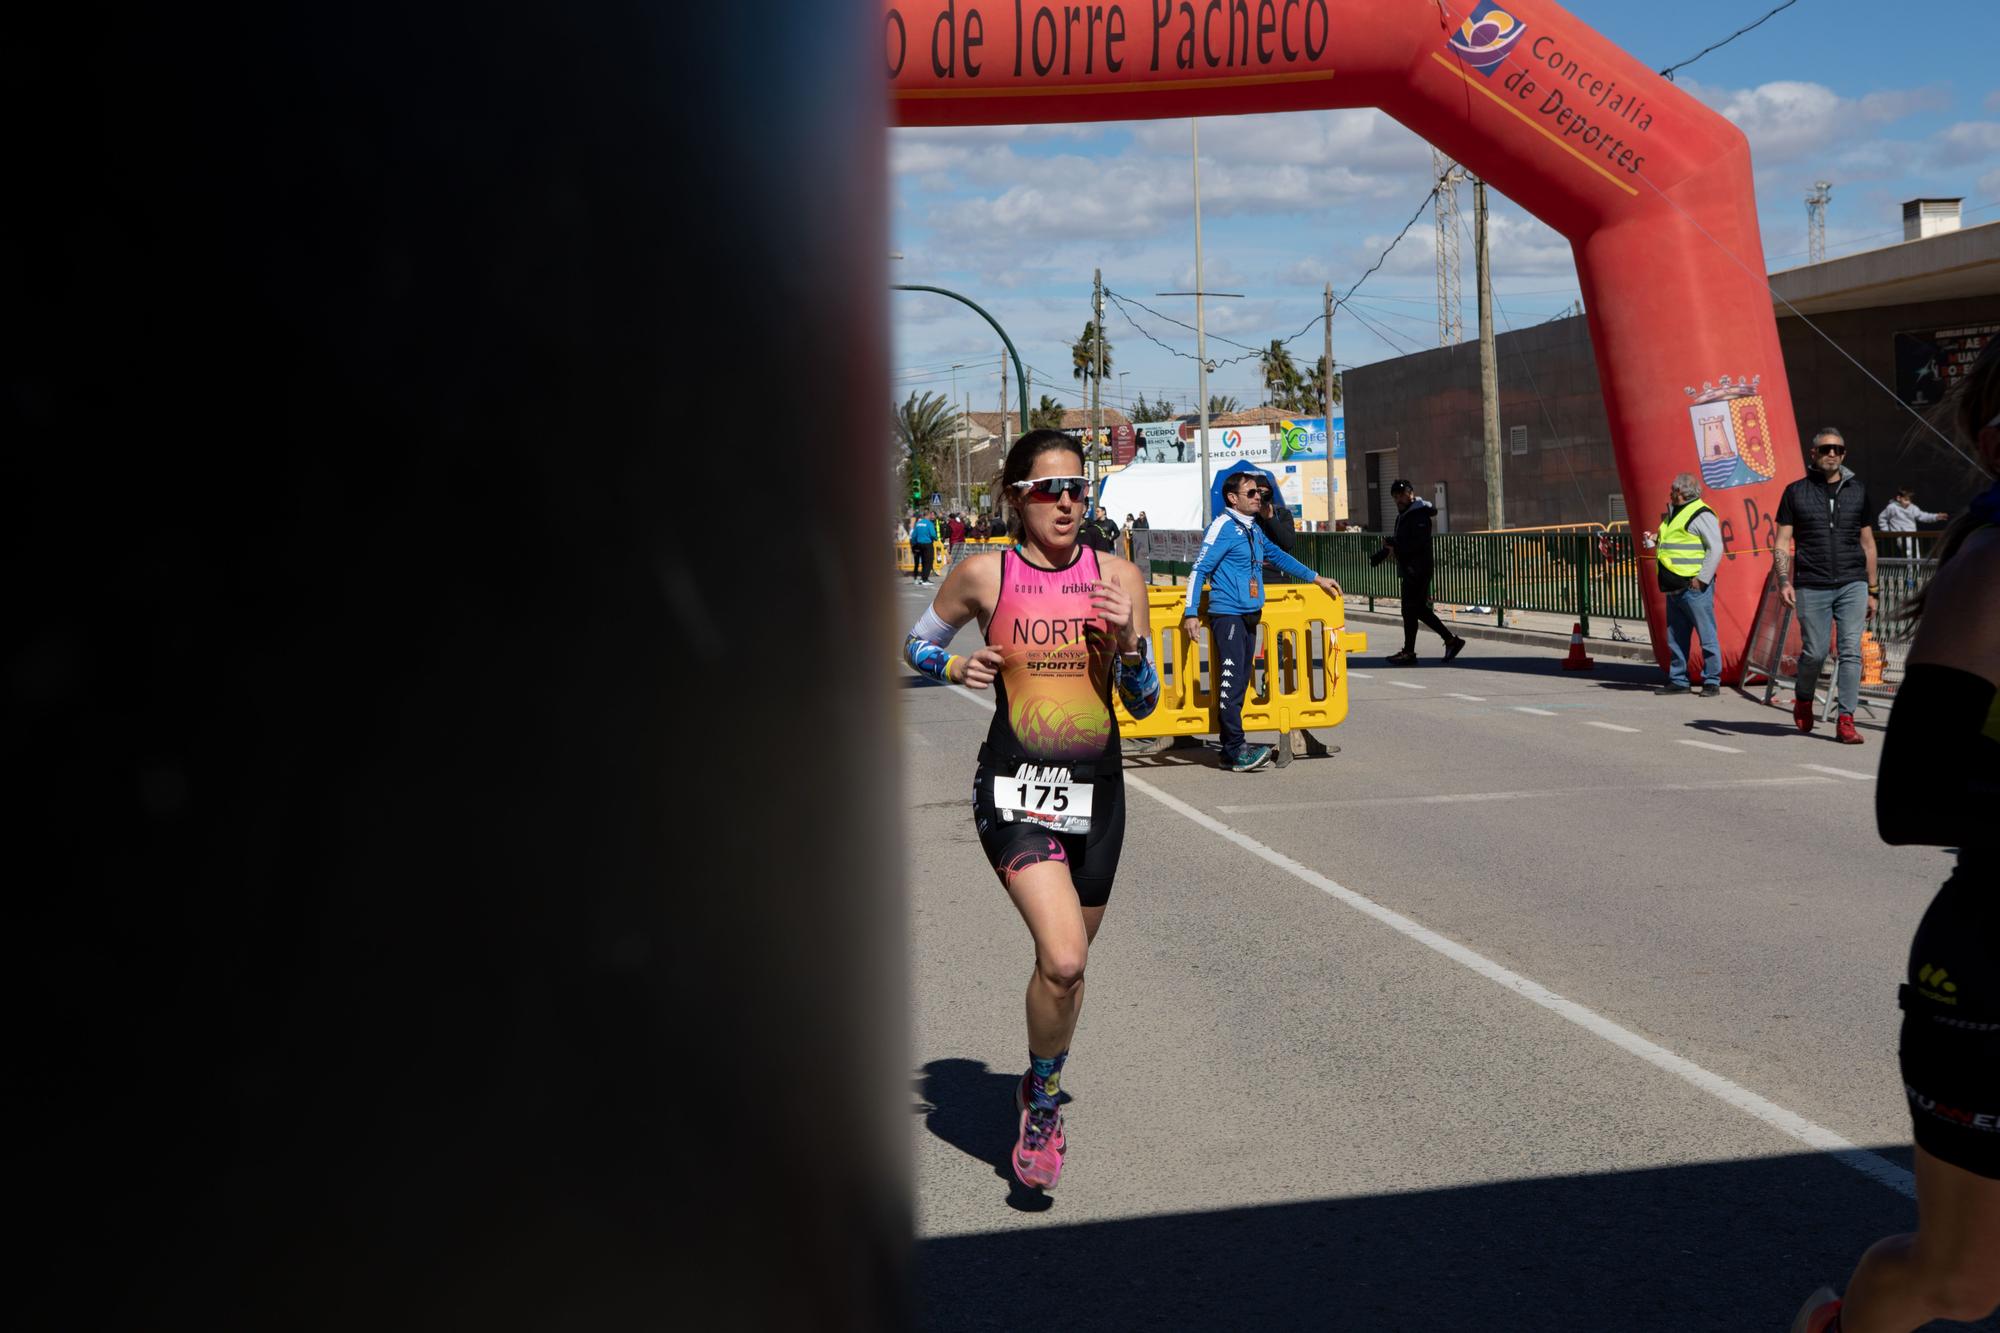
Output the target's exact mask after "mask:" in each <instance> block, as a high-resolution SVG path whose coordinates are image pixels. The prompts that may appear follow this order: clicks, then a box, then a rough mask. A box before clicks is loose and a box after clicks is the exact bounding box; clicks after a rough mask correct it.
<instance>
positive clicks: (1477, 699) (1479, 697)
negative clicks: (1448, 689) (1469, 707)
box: [1448, 694, 1486, 704]
mask: <svg viewBox="0 0 2000 1333" xmlns="http://www.w3.org/2000/svg"><path fill="white" fill-rule="evenodd" d="M1448 697H1450V698H1453V699H1463V700H1465V701H1466V702H1467V703H1469V704H1483V703H1485V702H1486V696H1485V695H1483V694H1453V695H1450V696H1448Z"/></svg>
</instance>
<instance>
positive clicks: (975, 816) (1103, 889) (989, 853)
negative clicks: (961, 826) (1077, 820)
mask: <svg viewBox="0 0 2000 1333" xmlns="http://www.w3.org/2000/svg"><path fill="white" fill-rule="evenodd" d="M1105 766H1106V767H1108V768H1109V769H1110V770H1111V771H1110V772H1109V773H1099V774H1098V775H1097V776H1096V777H1095V778H1093V779H1092V781H1091V784H1090V785H1091V792H1090V831H1089V832H1088V833H1050V832H1048V831H1047V830H1045V829H1041V828H1037V827H1036V826H1035V825H1033V824H1024V823H1007V822H1005V821H1003V820H1001V819H1000V817H999V816H998V815H996V814H995V813H994V811H993V775H994V773H995V772H996V771H1005V772H1012V771H1013V766H1012V765H1004V764H1003V763H996V762H995V761H993V760H992V759H990V758H988V757H987V756H986V755H984V754H982V755H981V756H980V762H979V767H978V768H977V769H976V770H974V772H973V775H972V823H973V827H975V828H977V829H978V830H979V845H980V846H981V847H984V848H985V849H986V859H987V860H988V861H989V862H990V863H992V866H993V871H994V873H995V874H997V875H999V876H1000V882H1001V883H1003V884H1006V883H1009V882H1011V881H1012V880H1013V878H1014V876H1016V875H1018V874H1020V873H1021V872H1022V871H1023V870H1026V869H1027V868H1028V867H1029V866H1032V865H1039V864H1040V863H1042V862H1043V861H1062V862H1066V863H1067V864H1068V865H1069V882H1070V883H1071V884H1073V885H1075V886H1076V900H1077V902H1079V903H1081V904H1082V905H1083V906H1085V907H1102V906H1104V905H1105V903H1107V902H1109V901H1110V900H1111V881H1112V879H1113V878H1114V877H1116V875H1117V874H1118V853H1119V851H1120V850H1121V849H1122V848H1123V847H1124V845H1125V775H1124V773H1123V771H1122V767H1121V761H1120V759H1119V757H1118V756H1117V755H1116V754H1115V753H1114V754H1113V755H1112V756H1111V757H1110V759H1109V760H1107V761H1105Z"/></svg>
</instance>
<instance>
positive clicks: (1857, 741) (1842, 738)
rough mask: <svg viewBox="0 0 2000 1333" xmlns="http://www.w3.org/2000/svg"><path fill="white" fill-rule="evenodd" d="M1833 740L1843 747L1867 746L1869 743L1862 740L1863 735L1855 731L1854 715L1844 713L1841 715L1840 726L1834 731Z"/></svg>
mask: <svg viewBox="0 0 2000 1333" xmlns="http://www.w3.org/2000/svg"><path fill="white" fill-rule="evenodd" d="M1833 738H1834V739H1835V740H1837V741H1839V742H1840V743H1841V744H1842V745H1866V744H1867V743H1868V742H1866V741H1864V740H1862V739H1861V733H1860V732H1858V731H1856V730H1855V729H1854V715H1853V714H1851V713H1842V714H1841V715H1840V725H1839V726H1838V727H1836V728H1835V729H1834V733H1833Z"/></svg>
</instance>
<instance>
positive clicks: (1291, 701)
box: [1112, 583, 1368, 744]
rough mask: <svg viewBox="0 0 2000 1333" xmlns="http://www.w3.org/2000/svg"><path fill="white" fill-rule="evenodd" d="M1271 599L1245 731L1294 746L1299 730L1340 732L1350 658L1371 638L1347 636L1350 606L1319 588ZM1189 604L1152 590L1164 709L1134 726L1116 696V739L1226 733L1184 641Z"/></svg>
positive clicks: (1195, 653)
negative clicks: (1319, 659) (1317, 655)
mask: <svg viewBox="0 0 2000 1333" xmlns="http://www.w3.org/2000/svg"><path fill="white" fill-rule="evenodd" d="M1265 594H1266V595H1265V598H1264V618H1263V652H1262V669H1261V670H1259V671H1258V672H1257V673H1256V674H1255V676H1254V677H1253V681H1252V686H1253V688H1252V689H1251V690H1250V692H1249V693H1248V694H1247V695H1246V697H1245V698H1244V700H1243V729H1244V730H1245V731H1276V732H1279V733H1281V734H1282V735H1283V738H1284V743H1285V744H1290V733H1292V732H1294V731H1301V730H1305V729H1307V728H1313V727H1337V726H1339V725H1340V724H1341V723H1342V722H1344V721H1346V720H1347V655H1348V654H1349V653H1360V652H1366V651H1367V650H1368V636H1367V635H1366V634H1364V633H1360V632H1358V631H1355V630H1350V629H1348V628H1347V611H1346V606H1345V604H1344V603H1342V602H1341V601H1340V600H1339V599H1337V598H1335V597H1333V596H1331V595H1329V594H1327V593H1325V592H1322V591H1321V590H1320V589H1319V587H1318V585H1316V584H1311V583H1281V584H1278V585H1276V586H1275V587H1268V588H1266V589H1265ZM1186 602H1187V589H1186V588H1165V587H1162V588H1150V589H1148V590H1147V597H1146V604H1147V607H1148V609H1149V610H1150V611H1151V612H1152V621H1153V660H1154V661H1156V662H1159V663H1161V668H1160V706H1159V707H1158V708H1155V709H1154V710H1153V712H1152V715H1151V716H1150V717H1147V718H1145V719H1143V720H1139V719H1135V718H1134V717H1133V716H1132V715H1131V714H1130V713H1128V712H1126V711H1125V705H1124V702H1123V701H1122V700H1120V699H1118V697H1117V695H1116V693H1115V692H1114V693H1113V695H1112V703H1113V706H1115V707H1116V708H1117V709H1118V734H1119V735H1120V736H1123V737H1125V738H1126V739H1128V740H1142V739H1144V738H1146V737H1150V736H1213V735H1217V734H1218V733H1220V731H1221V729H1222V727H1221V723H1220V721H1219V720H1218V719H1217V718H1216V715H1215V693H1214V690H1213V687H1212V686H1211V685H1210V684H1208V683H1207V682H1205V681H1204V680H1203V679H1202V673H1201V658H1200V647H1199V645H1198V644H1195V643H1190V642H1188V641H1187V640H1186V639H1185V638H1184V637H1183V636H1182V634H1181V624H1180V614H1181V607H1182V606H1183V605H1185V604H1186ZM1204 623H1205V621H1204ZM1315 635H1317V636H1319V644H1320V652H1321V654H1322V655H1323V656H1324V658H1325V662H1326V665H1325V670H1324V672H1323V673H1322V674H1321V677H1320V679H1319V681H1318V686H1317V692H1315V682H1314V679H1313V676H1314V673H1313V671H1312V670H1311V662H1312V654H1311V653H1310V652H1308V651H1307V650H1308V648H1309V647H1310V646H1311V645H1312V643H1313V636H1315ZM1274 649H1275V651H1274Z"/></svg>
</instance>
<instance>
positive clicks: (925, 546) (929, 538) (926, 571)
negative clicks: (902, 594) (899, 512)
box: [910, 514, 937, 588]
mask: <svg viewBox="0 0 2000 1333" xmlns="http://www.w3.org/2000/svg"><path fill="white" fill-rule="evenodd" d="M936 555H937V522H936V521H935V520H934V519H932V518H931V516H930V515H929V514H920V515H918V516H917V521H916V523H915V524H913V525H912V526H911V528H910V581H911V582H913V583H915V584H916V585H917V586H918V587H919V588H928V587H930V586H931V561H932V560H933V559H934V558H935V557H936Z"/></svg>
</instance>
